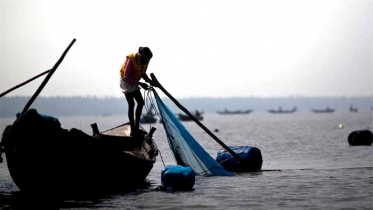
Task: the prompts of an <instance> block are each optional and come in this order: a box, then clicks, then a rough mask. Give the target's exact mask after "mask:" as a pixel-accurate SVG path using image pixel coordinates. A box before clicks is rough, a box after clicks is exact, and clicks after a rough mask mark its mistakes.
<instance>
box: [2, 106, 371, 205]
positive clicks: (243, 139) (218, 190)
mask: <svg viewBox="0 0 373 210" xmlns="http://www.w3.org/2000/svg"><path fill="white" fill-rule="evenodd" d="M13 120H14V119H8V118H6V119H4V118H2V119H1V123H0V131H1V133H2V130H3V129H4V127H5V125H6V124H9V123H12V122H13ZM59 120H60V121H61V123H62V126H63V127H64V128H72V127H76V128H79V129H82V130H83V131H85V132H86V133H88V134H91V133H92V132H91V129H90V126H89V125H90V124H91V123H93V122H97V123H98V125H99V128H100V130H101V131H103V130H105V129H108V128H111V127H114V126H116V125H119V124H121V123H123V122H125V121H127V120H126V118H125V117H124V116H109V117H100V116H98V117H60V118H59ZM202 122H203V124H204V125H205V126H206V127H208V128H210V130H215V129H218V130H219V132H215V135H217V136H218V137H219V138H220V139H221V140H222V141H224V142H225V143H226V144H227V145H248V146H256V147H258V148H259V149H260V150H261V152H262V155H263V161H264V162H263V167H262V169H281V171H273V172H261V173H242V174H238V175H237V176H235V177H197V178H196V183H195V186H194V188H195V190H194V191H191V192H174V193H170V192H155V191H152V189H154V188H155V187H156V186H158V185H160V183H161V176H160V172H161V169H162V167H163V162H162V159H161V158H160V156H158V159H157V163H156V164H155V165H154V168H153V170H152V171H151V173H150V174H149V176H148V179H147V180H148V182H149V186H146V187H144V188H142V189H138V190H134V191H132V192H128V193H121V194H112V195H105V196H102V197H96V198H92V199H80V200H65V201H62V202H60V203H59V204H58V208H61V209H67V208H70V209H140V208H141V209H224V210H226V209H290V208H292V209H373V146H354V147H353V146H349V144H348V142H347V136H348V134H349V133H351V132H352V131H354V130H359V129H367V128H369V129H370V130H372V128H373V115H372V112H371V111H365V112H364V111H360V112H358V113H348V112H344V113H343V112H335V113H331V114H314V113H295V114H283V115H275V114H268V113H255V112H254V113H252V114H249V115H238V116H222V115H217V114H205V119H204V120H203V121H202ZM341 123H342V124H343V125H344V129H337V127H338V126H339V125H340V124H341ZM184 124H185V126H186V127H187V128H188V129H189V131H190V132H191V133H192V135H194V137H195V138H196V139H197V140H198V141H199V142H200V144H201V145H202V146H203V147H204V148H205V149H206V151H207V152H209V153H210V154H211V156H213V157H214V158H215V157H216V153H217V151H218V150H219V149H220V148H221V147H220V145H219V144H217V143H216V142H215V141H214V140H213V139H211V138H210V137H209V136H208V135H206V134H205V133H204V132H203V131H202V129H200V128H199V127H197V125H195V123H193V122H187V123H184ZM153 126H154V127H156V128H157V131H156V132H155V134H154V139H155V141H156V143H157V145H158V148H159V149H160V151H161V154H162V157H163V161H164V164H165V165H173V164H175V162H174V159H173V156H172V154H171V151H170V149H169V146H168V143H167V140H166V136H165V133H164V130H163V127H162V126H161V124H158V123H157V124H154V125H153ZM145 128H146V129H147V130H148V129H149V125H145ZM0 170H1V171H0V196H1V197H0V198H1V200H0V202H1V208H2V209H18V208H19V209H27V207H28V204H27V203H25V202H24V198H23V196H22V193H20V192H19V190H18V188H17V187H16V186H15V184H14V183H13V182H12V179H11V178H10V176H9V172H8V169H7V166H6V164H4V163H3V164H0ZM35 197H36V198H35V199H34V203H36V206H37V205H40V206H41V207H42V204H43V202H44V201H45V198H44V197H42V196H39V197H38V196H37V195H36V196H35ZM26 200H27V199H26ZM27 201H29V200H27ZM22 202H23V203H22ZM20 203H22V204H20Z"/></svg>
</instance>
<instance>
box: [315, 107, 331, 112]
mask: <svg viewBox="0 0 373 210" xmlns="http://www.w3.org/2000/svg"><path fill="white" fill-rule="evenodd" d="M311 111H312V112H313V113H332V112H334V111H335V109H332V108H329V107H326V109H312V110H311Z"/></svg>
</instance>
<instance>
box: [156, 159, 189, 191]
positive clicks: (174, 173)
mask: <svg viewBox="0 0 373 210" xmlns="http://www.w3.org/2000/svg"><path fill="white" fill-rule="evenodd" d="M195 176H196V174H195V173H194V171H193V169H192V168H191V167H183V166H175V165H169V166H165V167H163V168H162V174H161V180H162V187H163V188H165V189H167V190H192V189H193V186H194V183H195Z"/></svg>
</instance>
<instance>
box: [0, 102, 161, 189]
mask: <svg viewBox="0 0 373 210" xmlns="http://www.w3.org/2000/svg"><path fill="white" fill-rule="evenodd" d="M92 128H93V130H94V134H93V135H92V136H91V135H88V134H86V133H84V132H82V131H80V130H78V129H75V128H72V129H70V130H67V129H63V128H62V127H61V126H60V123H59V122H58V120H57V119H56V118H53V117H50V116H43V115H41V114H39V113H38V112H37V111H36V110H35V109H30V110H28V111H27V112H26V113H25V114H22V115H20V116H18V118H17V120H16V121H15V122H14V123H13V125H11V126H7V128H6V129H5V130H4V133H3V136H2V145H3V149H4V152H5V155H6V160H7V164H8V168H9V172H10V175H11V177H12V179H13V180H14V182H15V184H16V185H17V186H18V187H19V189H21V191H26V192H35V191H38V192H39V191H40V192H50V193H54V194H58V195H66V194H68V195H71V194H72V193H82V192H89V193H95V192H97V193H101V192H106V191H114V190H124V189H131V188H133V187H136V185H138V184H141V183H144V180H145V179H146V177H147V175H148V174H149V172H150V171H151V169H152V168H153V164H154V163H155V162H156V156H157V154H158V153H157V151H158V150H157V147H156V145H155V143H154V141H153V139H152V137H151V136H152V134H153V132H154V131H155V128H154V129H152V130H151V131H150V132H149V134H148V135H147V136H146V137H144V136H140V137H136V138H134V137H129V132H130V127H129V124H128V123H127V124H124V125H121V126H118V127H115V128H113V129H110V130H107V131H105V132H102V133H100V132H98V128H97V126H95V124H92Z"/></svg>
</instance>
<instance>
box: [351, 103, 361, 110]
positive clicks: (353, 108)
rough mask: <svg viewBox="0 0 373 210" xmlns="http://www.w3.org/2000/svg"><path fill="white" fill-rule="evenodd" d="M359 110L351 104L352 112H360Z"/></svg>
mask: <svg viewBox="0 0 373 210" xmlns="http://www.w3.org/2000/svg"><path fill="white" fill-rule="evenodd" d="M358 111H359V110H358V109H357V108H355V107H354V106H353V105H352V104H351V105H350V112H358Z"/></svg>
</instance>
